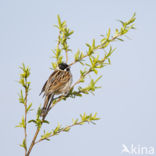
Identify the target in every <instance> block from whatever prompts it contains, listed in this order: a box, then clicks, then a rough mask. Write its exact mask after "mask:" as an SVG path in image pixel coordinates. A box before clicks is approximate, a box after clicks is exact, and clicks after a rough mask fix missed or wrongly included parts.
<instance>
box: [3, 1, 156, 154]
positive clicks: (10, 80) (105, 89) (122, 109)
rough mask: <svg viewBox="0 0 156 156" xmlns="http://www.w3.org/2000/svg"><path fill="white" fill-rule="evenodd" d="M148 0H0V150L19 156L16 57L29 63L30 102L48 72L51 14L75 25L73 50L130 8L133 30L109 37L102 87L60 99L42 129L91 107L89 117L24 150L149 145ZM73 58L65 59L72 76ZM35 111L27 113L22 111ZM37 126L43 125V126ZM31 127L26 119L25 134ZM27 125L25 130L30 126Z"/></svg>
mask: <svg viewBox="0 0 156 156" xmlns="http://www.w3.org/2000/svg"><path fill="white" fill-rule="evenodd" d="M155 7H156V1H155V0H150V1H149V0H137V1H136V0H131V1H130V0H129V1H128V0H126V1H124V0H118V1H115V0H109V1H106V0H96V1H93V0H92V1H90V0H85V1H84V0H79V1H72V0H66V1H63V0H57V1H52V0H45V1H41V0H33V1H30V0H27V1H23V0H14V1H11V0H0V73H1V78H0V86H1V87H0V92H1V94H0V99H1V109H0V123H1V130H0V153H1V155H2V156H10V155H14V156H22V155H24V150H23V149H22V148H21V147H19V144H20V143H21V142H22V140H23V136H24V133H23V129H20V128H15V125H17V124H18V122H19V121H20V120H21V117H22V115H23V114H24V107H23V105H22V104H19V102H18V93H19V89H20V87H19V84H18V83H17V80H18V79H19V75H18V74H19V68H18V66H19V65H21V63H22V62H24V63H25V64H26V65H29V66H30V67H31V76H30V81H31V82H32V85H31V93H30V96H29V102H32V103H33V108H34V109H35V111H36V109H37V107H38V106H39V105H40V104H42V103H43V99H42V98H41V97H39V92H40V90H41V88H42V85H43V84H44V82H45V81H46V79H47V78H48V76H49V75H50V73H51V72H52V71H51V70H50V69H49V68H50V65H51V62H52V58H51V57H52V52H51V49H53V48H55V46H56V39H57V30H56V28H54V27H53V25H54V24H56V23H57V14H60V16H61V18H62V19H64V20H66V21H67V24H68V25H69V27H70V28H71V29H73V30H74V31H75V33H74V35H73V36H72V37H71V41H70V42H69V44H70V47H71V48H72V50H73V52H75V51H76V50H77V49H78V48H79V49H80V50H85V43H86V42H91V40H92V38H95V39H97V40H98V39H100V37H99V36H100V35H101V34H104V33H106V31H107V30H108V28H109V27H110V28H111V29H112V30H113V29H115V28H116V27H119V25H120V24H119V22H118V21H117V20H118V19H122V20H128V19H129V18H130V17H131V16H132V14H133V13H134V12H136V18H137V20H136V30H133V31H131V32H129V33H128V37H129V38H130V39H127V38H125V41H124V42H116V43H115V44H113V45H114V47H116V48H117V50H116V52H115V53H114V54H113V55H112V57H111V62H112V65H111V66H107V67H105V68H104V69H103V70H102V71H101V73H102V74H103V78H102V79H101V80H100V81H99V83H98V84H99V85H101V86H102V89H99V90H97V91H96V93H95V96H92V95H86V96H84V97H82V98H76V99H68V100H67V101H66V102H61V103H59V104H58V105H57V106H56V107H55V108H54V110H53V111H52V112H50V113H49V115H48V120H49V121H50V122H51V124H50V125H48V128H47V129H48V130H50V129H52V128H54V127H55V126H56V125H57V122H60V123H61V124H62V125H67V124H70V123H71V122H72V118H77V117H79V114H80V113H83V112H86V113H91V112H98V116H99V117H100V118H101V120H100V121H97V124H96V125H88V124H86V125H83V126H77V127H74V128H72V129H71V131H70V132H69V133H62V134H60V135H59V136H56V137H54V138H52V140H51V141H50V142H46V141H44V142H42V143H40V144H38V145H36V146H35V147H34V149H33V151H32V153H31V155H32V156H35V155H37V156H42V155H46V156H51V155H55V156H62V155H65V156H67V155H68V156H73V155H74V156H80V155H81V156H85V155H89V156H95V155H97V156H113V155H117V156H120V155H123V156H124V155H125V156H126V155H127V154H121V150H122V144H125V145H127V146H128V147H129V146H131V144H134V145H136V146H137V145H141V146H147V147H148V146H153V147H155V150H156V141H155V139H154V138H156V133H155V132H156V125H155V119H156V96H155V94H156V90H155V88H156V81H155V80H156V70H155V67H156V52H155V36H156V30H155V28H156V9H155ZM78 67H79V66H73V67H72V69H71V70H72V73H73V76H74V81H75V80H76V79H78V76H79V75H78V74H77V73H78V70H79V68H78ZM34 117H35V112H33V113H30V114H29V119H31V118H34ZM43 129H45V126H44V128H43ZM34 132H35V128H34V126H33V125H32V124H31V125H30V127H29V130H28V135H29V136H28V138H29V140H28V141H29V142H30V141H31V138H32V135H33V134H34ZM30 133H31V134H30Z"/></svg>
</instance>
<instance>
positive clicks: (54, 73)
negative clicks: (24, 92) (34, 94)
mask: <svg viewBox="0 0 156 156" xmlns="http://www.w3.org/2000/svg"><path fill="white" fill-rule="evenodd" d="M57 73H58V70H55V71H54V72H53V73H52V74H51V75H50V76H49V78H48V80H47V81H46V82H45V84H44V85H43V87H42V90H41V92H40V94H39V95H41V94H42V93H43V92H45V90H46V88H48V87H49V84H48V81H49V80H50V81H51V82H53V81H54V77H55V75H56V74H57ZM43 96H44V95H43Z"/></svg>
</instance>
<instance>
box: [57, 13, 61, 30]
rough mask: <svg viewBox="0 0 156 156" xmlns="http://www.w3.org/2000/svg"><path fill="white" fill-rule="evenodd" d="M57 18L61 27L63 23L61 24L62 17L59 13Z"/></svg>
mask: <svg viewBox="0 0 156 156" xmlns="http://www.w3.org/2000/svg"><path fill="white" fill-rule="evenodd" d="M57 20H58V24H59V27H60V28H61V26H62V24H61V19H60V16H59V15H57Z"/></svg>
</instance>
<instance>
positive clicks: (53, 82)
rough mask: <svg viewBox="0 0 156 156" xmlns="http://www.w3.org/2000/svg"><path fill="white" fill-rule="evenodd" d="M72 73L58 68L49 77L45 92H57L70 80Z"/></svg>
mask: <svg viewBox="0 0 156 156" xmlns="http://www.w3.org/2000/svg"><path fill="white" fill-rule="evenodd" d="M70 78H71V75H70V73H69V72H67V71H63V70H57V71H56V73H55V74H53V75H51V76H50V77H49V79H48V82H47V85H46V88H45V94H46V95H48V94H51V93H53V92H57V90H59V89H60V88H62V87H64V85H65V84H66V83H67V82H68V81H69V80H70Z"/></svg>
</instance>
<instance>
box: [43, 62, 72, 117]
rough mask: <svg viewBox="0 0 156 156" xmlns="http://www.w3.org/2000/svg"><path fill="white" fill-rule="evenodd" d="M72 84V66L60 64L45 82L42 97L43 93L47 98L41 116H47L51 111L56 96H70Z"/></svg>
mask: <svg viewBox="0 0 156 156" xmlns="http://www.w3.org/2000/svg"><path fill="white" fill-rule="evenodd" d="M71 84H72V74H71V72H70V66H69V65H68V64H66V63H60V64H59V65H58V68H56V69H55V70H54V72H53V73H52V74H51V75H50V76H49V78H48V80H47V81H46V82H45V84H44V86H43V88H42V90H41V93H40V95H41V94H42V93H43V97H45V100H44V105H43V108H42V112H41V116H43V117H44V116H45V115H46V114H47V112H48V111H49V109H50V107H51V104H52V102H53V100H54V95H59V94H64V95H66V94H68V93H69V91H70V88H71Z"/></svg>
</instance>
